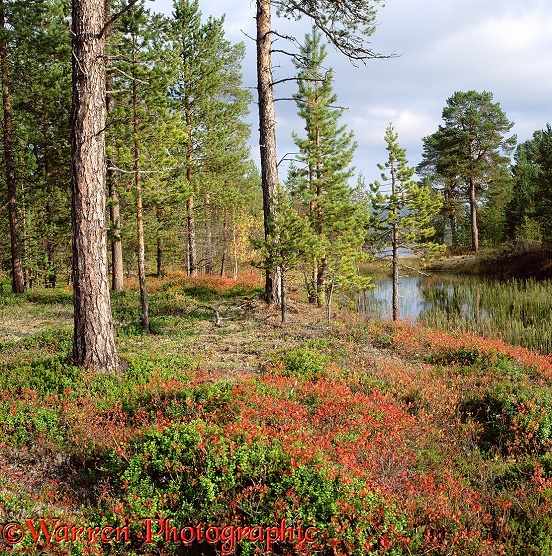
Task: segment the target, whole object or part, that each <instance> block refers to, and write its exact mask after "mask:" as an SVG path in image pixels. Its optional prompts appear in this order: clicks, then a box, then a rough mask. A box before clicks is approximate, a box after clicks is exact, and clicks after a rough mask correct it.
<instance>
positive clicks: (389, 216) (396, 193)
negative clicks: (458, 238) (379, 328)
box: [371, 124, 444, 320]
mask: <svg viewBox="0 0 552 556" xmlns="http://www.w3.org/2000/svg"><path fill="white" fill-rule="evenodd" d="M385 142H386V143H387V147H386V148H387V151H388V153H389V157H388V159H387V162H386V163H385V164H378V168H379V169H380V170H381V171H382V174H381V179H382V180H383V181H382V182H379V181H376V182H375V183H374V184H373V185H372V187H371V189H372V210H373V212H372V218H371V220H372V227H373V230H374V233H373V234H372V237H371V240H372V242H373V245H374V246H375V247H376V248H382V247H386V246H387V245H391V249H392V256H391V260H392V266H393V298H392V311H393V320H397V318H398V316H399V249H400V248H407V249H411V250H414V251H415V252H422V253H423V254H424V256H425V257H426V258H427V259H430V258H433V257H434V256H435V255H436V254H437V253H438V252H439V251H442V250H443V249H444V246H443V245H437V244H436V243H433V242H431V241H429V239H430V238H431V237H432V236H433V235H434V233H435V230H434V228H433V226H432V225H431V219H432V218H433V217H434V216H436V215H437V214H438V212H439V210H440V208H441V206H442V200H441V199H440V198H439V197H437V196H434V195H432V193H431V190H430V189H429V188H428V187H425V186H423V185H422V186H420V185H418V183H417V182H416V181H415V180H414V179H413V176H414V172H415V168H414V167H409V166H408V160H407V158H406V149H403V148H401V147H400V145H399V141H398V135H397V134H396V133H395V130H394V128H393V126H392V125H391V124H390V125H389V127H388V128H387V130H386V132H385ZM384 185H385V186H388V187H390V192H389V194H384V193H383V192H382V189H381V188H382V186H384Z"/></svg>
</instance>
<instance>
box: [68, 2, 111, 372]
mask: <svg viewBox="0 0 552 556" xmlns="http://www.w3.org/2000/svg"><path fill="white" fill-rule="evenodd" d="M104 16H105V14H104V0H101V1H98V0H73V11H72V34H73V56H72V58H73V80H72V90H73V105H72V110H71V147H72V148H71V160H72V180H71V185H72V193H73V198H72V208H73V212H72V215H73V287H74V307H75V316H74V321H75V326H74V344H73V355H74V359H75V361H76V363H77V364H78V365H79V366H81V367H89V368H92V369H95V370H101V371H116V370H118V367H119V361H118V357H117V350H116V347H115V336H114V330H113V321H112V316H111V301H110V297H109V283H108V265H107V234H106V232H105V230H106V226H105V221H106V218H105V201H106V198H105V185H106V183H105V124H106V108H105V36H104V35H103V31H104V26H105V17H104Z"/></svg>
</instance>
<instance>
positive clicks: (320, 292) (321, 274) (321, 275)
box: [316, 255, 328, 307]
mask: <svg viewBox="0 0 552 556" xmlns="http://www.w3.org/2000/svg"><path fill="white" fill-rule="evenodd" d="M316 270H317V273H316V302H317V303H318V306H319V307H322V305H324V303H325V300H326V288H327V281H328V259H327V258H326V256H325V255H324V256H323V257H322V259H320V263H319V264H318V266H317V269H316Z"/></svg>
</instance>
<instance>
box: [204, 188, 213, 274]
mask: <svg viewBox="0 0 552 556" xmlns="http://www.w3.org/2000/svg"><path fill="white" fill-rule="evenodd" d="M205 219H206V220H205V222H206V224H205V225H206V227H207V229H206V230H205V232H206V233H205V274H213V232H212V230H211V200H210V198H209V193H207V194H206V195H205Z"/></svg>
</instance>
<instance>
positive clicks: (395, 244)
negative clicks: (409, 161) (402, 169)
mask: <svg viewBox="0 0 552 556" xmlns="http://www.w3.org/2000/svg"><path fill="white" fill-rule="evenodd" d="M396 193H397V190H396V174H395V167H394V166H392V167H391V196H392V198H393V199H395V195H396ZM398 212H399V211H398V208H397V201H396V200H394V201H393V232H392V234H393V235H392V237H391V246H392V250H393V254H392V259H393V294H392V303H391V310H392V313H393V320H397V319H398V318H399V223H398V221H397V220H398Z"/></svg>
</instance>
